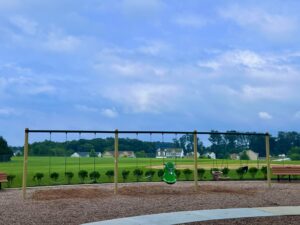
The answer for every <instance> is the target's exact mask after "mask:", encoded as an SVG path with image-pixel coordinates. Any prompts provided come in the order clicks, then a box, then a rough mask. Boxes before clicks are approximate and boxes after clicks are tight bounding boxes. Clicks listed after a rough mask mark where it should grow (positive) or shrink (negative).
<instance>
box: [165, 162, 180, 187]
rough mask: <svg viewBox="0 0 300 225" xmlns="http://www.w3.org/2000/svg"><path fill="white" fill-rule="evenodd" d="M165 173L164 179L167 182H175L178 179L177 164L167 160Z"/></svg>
mask: <svg viewBox="0 0 300 225" xmlns="http://www.w3.org/2000/svg"><path fill="white" fill-rule="evenodd" d="M164 166H165V167H164V175H163V181H164V182H165V183H167V184H175V183H176V181H177V178H176V173H175V164H174V163H172V162H167V163H165V165H164Z"/></svg>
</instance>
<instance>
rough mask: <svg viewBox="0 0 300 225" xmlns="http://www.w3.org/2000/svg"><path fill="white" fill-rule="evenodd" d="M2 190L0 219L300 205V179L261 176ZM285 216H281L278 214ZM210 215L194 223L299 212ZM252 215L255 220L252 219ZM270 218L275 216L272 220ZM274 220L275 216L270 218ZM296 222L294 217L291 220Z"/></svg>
mask: <svg viewBox="0 0 300 225" xmlns="http://www.w3.org/2000/svg"><path fill="white" fill-rule="evenodd" d="M21 194H22V193H21V191H20V190H16V189H14V190H13V189H10V190H9V189H6V190H4V191H1V192H0V218H1V219H0V224H82V223H87V222H93V221H99V220H105V219H113V218H120V217H127V216H136V215H143V214H152V213H162V212H173V211H185V210H199V209H216V208H237V207H264V206H288V205H290V206H293V205H295V206H296V205H300V184H299V183H274V184H273V186H272V188H271V189H270V190H269V189H268V188H267V186H266V183H265V182H261V181H243V182H238V181H220V182H200V183H199V189H198V190H197V191H195V190H194V187H193V183H192V182H178V183H176V184H175V185H171V186H170V185H167V184H164V183H139V184H135V183H132V184H120V185H119V194H118V195H116V196H115V195H114V194H113V185H112V184H99V185H81V186H80V185H78V186H56V187H41V188H32V189H30V190H28V199H27V200H25V201H23V200H22V195H21ZM278 218H279V219H278ZM278 218H277V219H275V218H254V219H250V218H249V219H235V220H230V221H228V220H222V221H208V222H202V223H193V224H264V223H262V221H265V222H266V223H265V224H267V223H268V224H282V223H273V219H274V221H281V222H282V221H285V222H284V224H295V223H293V221H299V217H295V216H294V217H278ZM250 220H251V221H250ZM269 220H270V221H269ZM267 221H269V222H267ZM289 222H290V223H289Z"/></svg>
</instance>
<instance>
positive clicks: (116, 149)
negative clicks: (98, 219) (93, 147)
mask: <svg viewBox="0 0 300 225" xmlns="http://www.w3.org/2000/svg"><path fill="white" fill-rule="evenodd" d="M118 158H119V138H118V130H117V129H116V130H115V170H114V183H115V189H114V193H115V195H116V194H118Z"/></svg>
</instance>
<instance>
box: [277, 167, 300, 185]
mask: <svg viewBox="0 0 300 225" xmlns="http://www.w3.org/2000/svg"><path fill="white" fill-rule="evenodd" d="M272 174H273V175H277V180H278V181H279V180H280V176H284V175H288V176H289V181H291V175H300V166H272Z"/></svg>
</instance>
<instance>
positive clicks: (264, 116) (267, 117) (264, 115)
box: [258, 112, 273, 120]
mask: <svg viewBox="0 0 300 225" xmlns="http://www.w3.org/2000/svg"><path fill="white" fill-rule="evenodd" d="M258 117H259V118H260V119H263V120H270V119H272V118H273V117H272V115H270V114H269V113H267V112H259V113H258Z"/></svg>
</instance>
